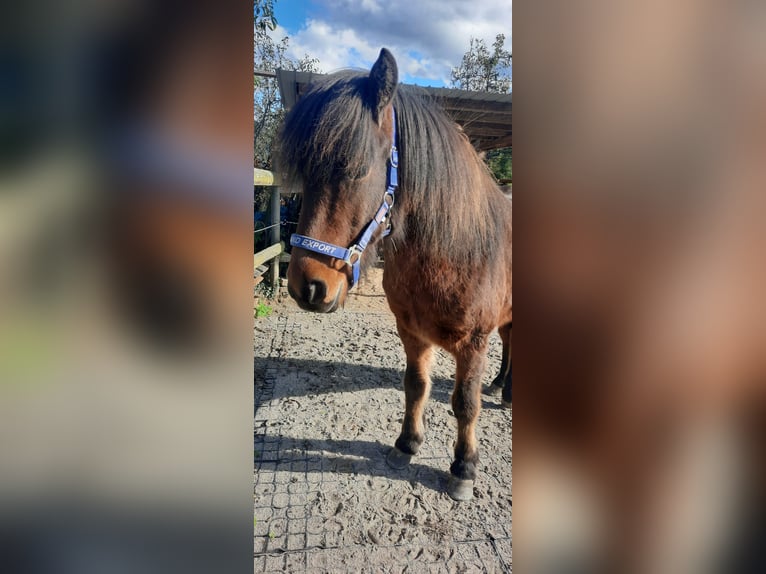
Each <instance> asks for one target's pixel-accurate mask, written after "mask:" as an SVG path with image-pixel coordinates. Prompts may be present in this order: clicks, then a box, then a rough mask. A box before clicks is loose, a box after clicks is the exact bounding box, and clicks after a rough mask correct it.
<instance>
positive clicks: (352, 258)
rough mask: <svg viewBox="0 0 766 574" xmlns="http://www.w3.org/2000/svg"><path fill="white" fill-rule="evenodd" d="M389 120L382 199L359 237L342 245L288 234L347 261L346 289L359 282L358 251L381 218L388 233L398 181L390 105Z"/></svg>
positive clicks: (299, 244)
mask: <svg viewBox="0 0 766 574" xmlns="http://www.w3.org/2000/svg"><path fill="white" fill-rule="evenodd" d="M391 123H392V124H393V126H392V136H391V140H392V141H391V156H390V158H389V160H388V187H387V188H386V192H385V193H384V194H383V203H381V204H380V207H379V208H378V211H377V212H376V213H375V217H373V218H372V220H371V221H370V222H369V223H368V224H367V227H365V228H364V230H363V231H362V232H361V233H360V234H359V239H357V241H356V243H354V244H353V245H351V246H350V247H347V248H346V247H340V246H339V245H333V244H332V243H327V242H325V241H320V240H319V239H313V238H311V237H306V236H305V235H298V234H297V233H293V234H292V235H291V236H290V245H292V246H293V247H300V248H301V249H307V250H308V251H313V252H314V253H319V254H321V255H328V256H330V257H334V258H336V259H340V260H341V261H343V263H345V264H346V265H350V266H351V271H352V275H353V278H352V280H351V287H349V289H351V288H353V287H354V286H355V285H356V284H357V283H358V282H359V272H360V269H361V267H362V265H361V262H362V253H364V250H365V249H366V248H367V244H368V243H369V242H370V239H371V238H372V236H373V234H374V233H375V231H376V230H377V229H378V227H380V225H381V224H382V223H384V222H385V223H386V228H385V229H384V230H383V237H385V236H386V235H388V234H389V233H391V226H390V225H389V224H388V217H389V215H390V211H391V208H392V207H393V206H394V191H396V186H397V185H399V181H398V178H397V168H398V167H399V152H398V151H397V150H396V111H395V110H394V109H393V108H391Z"/></svg>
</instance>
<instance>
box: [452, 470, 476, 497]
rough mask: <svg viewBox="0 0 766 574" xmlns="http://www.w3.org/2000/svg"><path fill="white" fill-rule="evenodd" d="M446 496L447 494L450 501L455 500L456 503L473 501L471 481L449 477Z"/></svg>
mask: <svg viewBox="0 0 766 574" xmlns="http://www.w3.org/2000/svg"><path fill="white" fill-rule="evenodd" d="M447 494H449V496H450V498H451V499H452V500H457V501H458V502H465V501H467V500H473V480H470V479H468V480H461V479H459V478H455V476H453V475H450V477H449V484H448V485H447Z"/></svg>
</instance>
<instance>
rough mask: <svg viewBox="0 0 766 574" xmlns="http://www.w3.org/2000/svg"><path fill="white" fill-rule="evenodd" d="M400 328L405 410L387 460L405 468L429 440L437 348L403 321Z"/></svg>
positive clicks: (392, 464) (395, 466) (399, 324)
mask: <svg viewBox="0 0 766 574" xmlns="http://www.w3.org/2000/svg"><path fill="white" fill-rule="evenodd" d="M397 329H398V331H399V337H400V338H401V339H402V343H403V344H404V352H405V354H406V355H407V368H406V370H405V371H404V398H405V410H404V421H403V422H402V432H401V433H400V434H399V438H397V439H396V446H394V448H392V449H391V451H390V452H389V454H388V458H387V459H386V460H387V461H388V464H389V465H390V466H392V467H394V468H404V467H405V466H407V465H408V464H409V462H410V460H411V459H412V455H414V454H417V452H418V450H419V449H420V445H421V444H423V440H424V439H425V425H424V422H423V420H424V415H425V406H426V402H427V401H428V394H429V393H430V391H431V379H430V370H431V357H432V355H433V347H432V346H431V345H430V344H429V343H426V342H424V341H423V340H421V339H419V338H418V337H416V336H415V335H413V334H412V333H410V332H409V331H407V330H406V329H405V328H404V327H403V326H402V325H401V323H399V321H397Z"/></svg>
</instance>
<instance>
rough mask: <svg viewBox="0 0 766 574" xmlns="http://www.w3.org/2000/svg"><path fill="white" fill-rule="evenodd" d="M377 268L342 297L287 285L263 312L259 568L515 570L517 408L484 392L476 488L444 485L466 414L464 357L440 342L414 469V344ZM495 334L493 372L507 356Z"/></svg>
mask: <svg viewBox="0 0 766 574" xmlns="http://www.w3.org/2000/svg"><path fill="white" fill-rule="evenodd" d="M380 278H381V272H380V270H378V269H374V270H372V271H370V273H369V275H368V277H367V278H366V279H365V281H364V282H363V283H362V284H360V285H359V286H358V288H357V290H356V293H355V294H353V295H352V296H350V298H349V301H348V302H347V304H346V307H345V309H343V310H341V311H339V312H337V313H333V314H330V315H317V314H312V313H306V312H303V311H301V310H300V309H298V307H297V306H296V305H295V304H294V303H293V302H292V301H291V300H290V299H289V298H287V297H285V296H283V297H282V298H281V299H278V300H276V301H273V302H269V304H270V305H271V306H272V307H273V308H274V310H273V312H272V313H271V315H270V316H268V317H265V318H259V319H257V320H256V324H255V416H254V439H255V440H254V469H255V473H254V489H253V502H254V513H255V526H254V561H255V564H254V571H255V572H272V571H274V572H353V573H359V572H511V516H512V501H511V458H512V456H511V455H512V441H511V411H508V410H504V409H501V408H499V399H494V398H485V400H484V408H483V411H482V414H481V416H480V419H479V424H478V431H477V434H478V439H479V443H480V448H481V460H482V464H481V469H480V475H479V477H478V480H477V482H476V487H475V489H474V495H475V496H474V500H473V501H472V502H467V503H457V502H454V501H452V499H450V498H449V497H448V496H447V494H446V493H445V487H446V483H447V479H448V473H449V465H450V462H451V460H452V445H453V443H454V440H455V436H456V429H457V425H456V422H455V419H454V417H453V416H452V412H451V408H450V403H449V397H450V393H451V392H452V386H453V382H452V377H453V374H454V361H453V360H452V358H451V357H450V356H449V355H447V354H446V353H444V352H441V351H440V352H439V354H438V356H437V358H436V360H435V362H434V370H433V374H432V379H433V383H434V384H433V391H432V394H431V400H430V401H429V406H428V409H427V415H426V419H427V434H426V442H425V444H424V445H423V447H422V448H421V451H420V453H419V454H418V456H417V457H415V458H414V459H413V461H412V464H411V465H410V467H409V468H406V469H404V470H400V471H397V470H393V469H391V468H389V467H388V466H387V465H386V462H385V455H386V453H387V451H388V449H389V448H390V446H391V445H392V444H393V443H394V441H395V439H396V437H397V436H398V433H399V430H400V425H401V420H402V414H403V407H404V393H403V391H402V389H401V377H402V373H403V369H404V351H403V350H402V347H401V343H400V341H399V338H398V336H397V334H396V327H395V323H394V318H393V315H392V314H391V312H390V311H389V310H388V306H387V304H386V301H385V296H384V295H383V291H382V288H381V286H380ZM500 353H501V344H500V339H499V337H498V336H497V334H495V335H493V337H492V341H491V347H490V357H489V367H488V371H487V373H486V374H485V384H487V383H489V381H490V380H491V379H492V377H493V376H494V374H495V372H496V371H497V369H498V368H499V365H500Z"/></svg>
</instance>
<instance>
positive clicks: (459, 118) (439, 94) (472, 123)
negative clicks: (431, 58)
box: [276, 70, 513, 151]
mask: <svg viewBox="0 0 766 574" xmlns="http://www.w3.org/2000/svg"><path fill="white" fill-rule="evenodd" d="M276 75H277V80H278V82H279V91H280V94H281V96H282V105H284V107H285V108H286V109H288V110H289V109H290V108H291V107H292V106H293V105H294V104H295V102H296V101H298V99H299V98H300V97H301V96H302V95H303V94H304V93H305V92H306V89H307V88H308V86H309V85H310V84H311V83H312V82H313V81H315V80H317V79H318V78H321V77H323V74H315V73H313V72H295V71H293V70H277V73H276ZM422 89H423V90H425V91H426V92H428V93H429V94H430V95H431V96H432V97H433V98H434V100H436V101H437V102H438V103H439V104H440V105H441V106H442V107H443V108H444V110H445V111H446V112H447V113H448V114H449V115H450V116H451V117H452V118H453V119H454V120H455V121H456V122H457V123H458V124H460V125H461V126H462V128H463V131H465V133H466V134H467V135H468V138H469V139H470V140H471V143H472V144H473V145H474V147H475V148H476V149H477V150H479V151H488V150H492V149H498V148H502V147H511V146H512V137H511V136H512V130H511V115H512V114H511V103H512V99H513V98H512V94H493V93H488V92H470V91H468V90H456V89H452V88H432V87H425V88H422Z"/></svg>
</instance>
